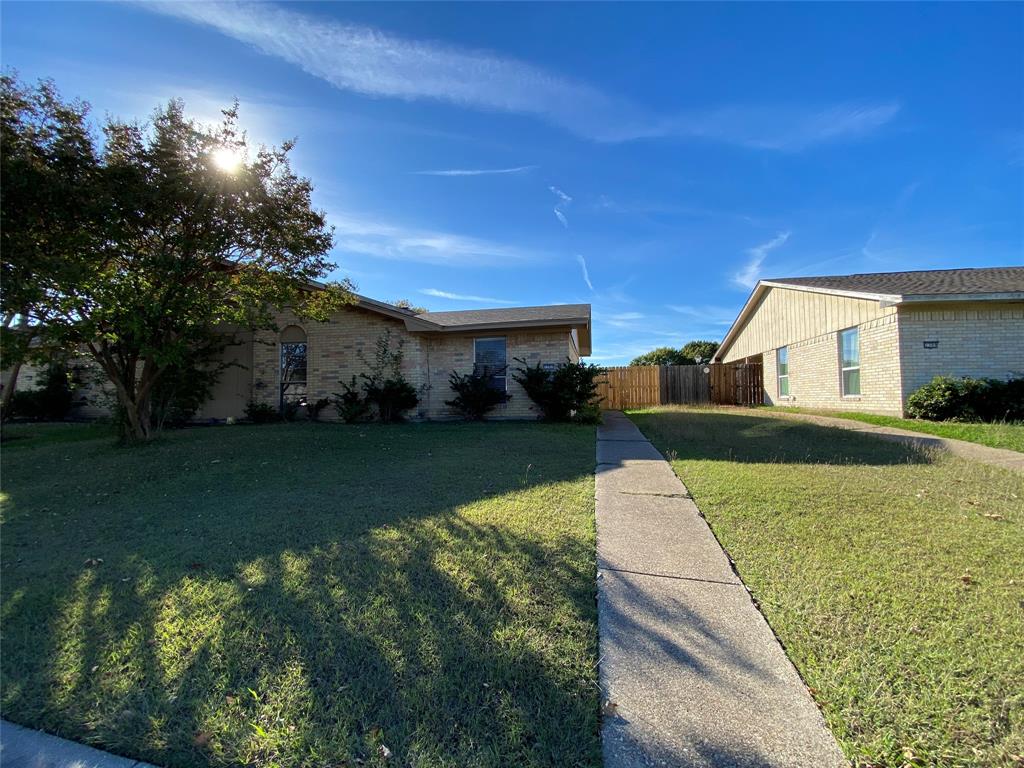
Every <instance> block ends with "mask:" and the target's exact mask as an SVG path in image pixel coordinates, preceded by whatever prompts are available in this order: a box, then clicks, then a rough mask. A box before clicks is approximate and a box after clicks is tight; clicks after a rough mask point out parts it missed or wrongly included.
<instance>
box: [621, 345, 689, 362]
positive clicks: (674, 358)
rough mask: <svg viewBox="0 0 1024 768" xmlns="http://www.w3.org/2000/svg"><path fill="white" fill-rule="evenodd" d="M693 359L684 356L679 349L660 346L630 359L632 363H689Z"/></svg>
mask: <svg viewBox="0 0 1024 768" xmlns="http://www.w3.org/2000/svg"><path fill="white" fill-rule="evenodd" d="M692 362H693V360H689V359H687V358H684V357H683V354H682V352H681V351H680V350H678V349H673V348H672V347H658V348H657V349H652V350H651V351H650V352H645V353H644V354H642V355H639V356H637V357H634V358H633V359H632V360H630V362H629V364H630V365H688V364H689V363H692Z"/></svg>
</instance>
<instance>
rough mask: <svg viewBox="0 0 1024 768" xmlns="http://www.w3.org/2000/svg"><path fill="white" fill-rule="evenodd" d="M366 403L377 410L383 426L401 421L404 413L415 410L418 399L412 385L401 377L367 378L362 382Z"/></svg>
mask: <svg viewBox="0 0 1024 768" xmlns="http://www.w3.org/2000/svg"><path fill="white" fill-rule="evenodd" d="M363 392H364V393H365V395H366V402H368V403H369V404H370V405H372V406H374V407H375V408H376V409H377V417H378V418H379V419H380V420H381V421H382V422H384V423H385V424H391V423H393V422H396V421H401V420H402V419H403V418H404V416H405V412H406V411H408V410H409V409H410V408H415V407H416V405H417V403H419V401H420V398H419V396H418V395H417V394H416V390H415V389H414V388H413V386H412V384H410V383H409V382H407V381H406V380H405V379H404V378H403V377H402V376H401V375H399V376H397V377H394V378H388V379H372V378H369V377H367V378H366V381H365V382H363Z"/></svg>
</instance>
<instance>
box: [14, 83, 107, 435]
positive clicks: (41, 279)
mask: <svg viewBox="0 0 1024 768" xmlns="http://www.w3.org/2000/svg"><path fill="white" fill-rule="evenodd" d="M87 114H88V107H87V106H86V105H85V104H83V103H81V102H64V101H62V100H61V99H60V97H59V95H58V94H57V91H56V89H55V88H54V85H53V83H51V82H49V81H43V82H41V83H39V85H38V86H37V87H36V88H34V89H30V88H26V87H24V86H23V85H21V84H20V83H19V82H18V81H17V80H16V79H15V78H14V77H12V76H9V75H3V76H0V313H2V317H3V324H2V333H0V345H2V352H3V368H4V370H5V372H6V376H5V379H4V382H3V400H2V406H0V408H2V411H0V412H2V413H3V414H4V415H6V414H7V413H8V411H9V406H10V401H11V397H12V395H13V394H14V390H15V387H16V385H17V381H18V374H19V371H20V370H21V366H22V364H23V363H24V362H25V361H26V360H28V359H29V358H30V357H31V356H35V357H38V358H40V359H45V357H46V356H47V355H48V354H49V353H50V350H46V349H44V348H43V347H42V346H41V345H40V343H39V342H40V334H39V331H40V329H41V328H42V327H43V326H44V325H45V323H46V321H47V320H48V318H49V315H50V313H51V312H52V310H53V307H52V306H51V305H50V298H51V297H52V296H53V295H54V294H55V293H56V292H57V291H58V290H59V288H58V286H60V285H68V284H73V283H74V282H75V280H76V277H77V273H78V267H79V264H80V258H81V256H82V255H83V254H84V253H86V252H87V251H89V250H90V244H89V240H90V238H95V237H96V236H97V233H96V232H95V231H94V229H93V228H91V227H90V226H89V223H90V221H91V220H94V219H95V218H96V215H97V210H96V199H95V197H94V196H93V193H94V191H95V185H96V183H97V181H98V177H97V157H96V153H95V149H94V146H93V141H92V137H91V136H90V134H89V129H88V127H87V125H86V117H87Z"/></svg>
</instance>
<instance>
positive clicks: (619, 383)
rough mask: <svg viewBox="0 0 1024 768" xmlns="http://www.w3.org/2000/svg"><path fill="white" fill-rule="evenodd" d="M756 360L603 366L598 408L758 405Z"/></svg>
mask: <svg viewBox="0 0 1024 768" xmlns="http://www.w3.org/2000/svg"><path fill="white" fill-rule="evenodd" d="M763 389H764V377H763V372H762V367H761V364H760V363H712V364H711V365H630V366H623V367H618V368H606V369H605V375H604V376H602V377H601V379H599V380H598V387H597V396H598V397H599V398H600V399H601V407H602V408H611V409H615V410H618V409H621V408H643V407H646V406H651V405H701V404H705V405H706V404H711V403H714V404H716V405H761V404H762V403H763V402H764V398H763V394H762V393H763Z"/></svg>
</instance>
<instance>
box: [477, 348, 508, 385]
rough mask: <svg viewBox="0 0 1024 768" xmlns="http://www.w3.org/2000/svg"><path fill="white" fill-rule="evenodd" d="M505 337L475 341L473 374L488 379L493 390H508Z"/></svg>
mask: <svg viewBox="0 0 1024 768" xmlns="http://www.w3.org/2000/svg"><path fill="white" fill-rule="evenodd" d="M507 371H508V360H507V356H506V345H505V337H504V336H498V337H495V338H487V339H473V373H475V374H477V375H478V376H485V377H487V382H488V384H490V385H491V387H492V388H493V389H497V390H499V391H501V392H505V391H506V390H507V389H508V377H507V375H506V374H507Z"/></svg>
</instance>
